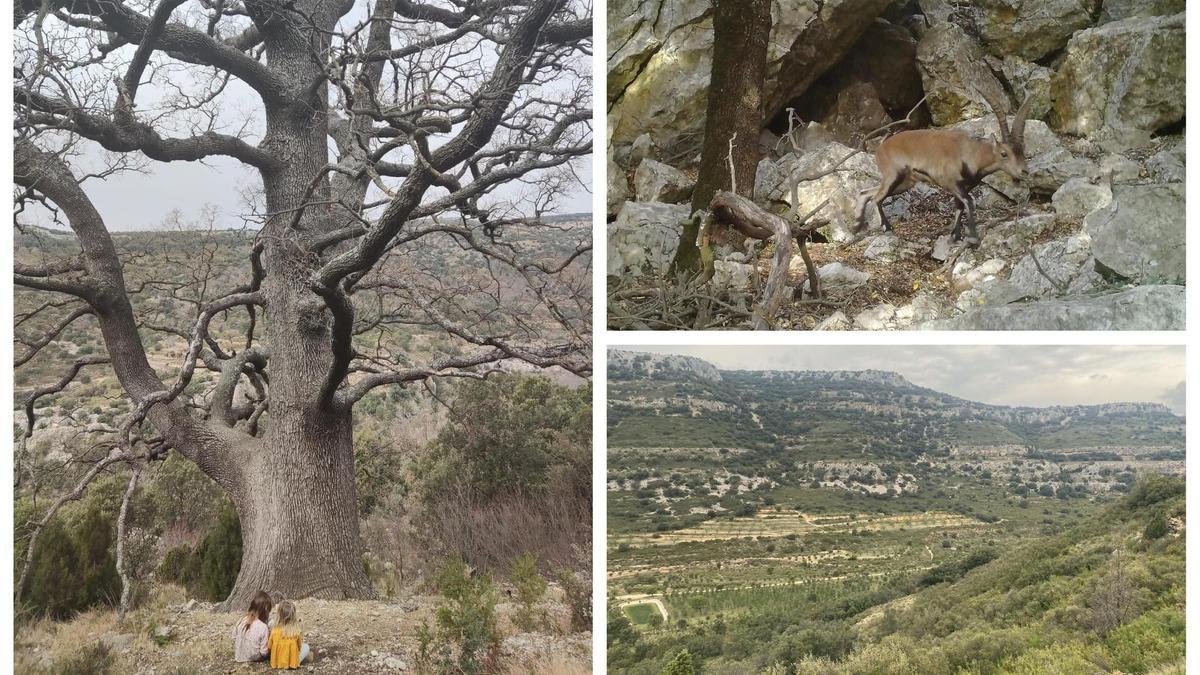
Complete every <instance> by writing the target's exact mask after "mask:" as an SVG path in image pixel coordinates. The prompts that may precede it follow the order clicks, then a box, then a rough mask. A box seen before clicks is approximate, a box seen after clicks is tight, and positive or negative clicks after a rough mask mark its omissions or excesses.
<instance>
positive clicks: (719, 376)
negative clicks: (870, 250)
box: [608, 350, 1184, 491]
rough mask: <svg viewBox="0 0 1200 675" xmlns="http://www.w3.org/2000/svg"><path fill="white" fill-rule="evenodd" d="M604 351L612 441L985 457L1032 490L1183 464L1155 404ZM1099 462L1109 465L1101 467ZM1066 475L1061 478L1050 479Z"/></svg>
mask: <svg viewBox="0 0 1200 675" xmlns="http://www.w3.org/2000/svg"><path fill="white" fill-rule="evenodd" d="M608 360H609V364H610V366H609V384H608V391H609V401H608V412H609V414H608V438H609V446H610V447H630V448H670V447H725V448H736V449H739V450H741V451H743V452H744V453H748V454H747V455H746V459H745V461H744V463H745V464H746V465H748V466H749V465H752V464H753V458H757V457H763V456H769V457H770V458H771V460H772V461H773V462H782V463H783V464H785V465H787V466H791V467H798V466H803V465H805V464H806V463H809V462H811V461H812V460H813V459H814V458H819V459H820V460H821V461H822V462H829V461H834V460H845V461H849V462H864V461H887V462H899V466H904V465H909V464H915V463H918V462H922V463H924V465H937V464H940V463H946V462H951V463H953V462H968V461H972V460H986V461H987V462H988V463H989V471H990V473H991V475H993V476H995V477H996V479H997V480H998V481H999V480H1003V481H1008V480H1010V478H1011V476H1013V475H1018V476H1020V477H1021V478H1022V480H1021V483H1022V484H1025V483H1029V484H1030V485H1031V487H1032V488H1033V489H1037V488H1039V487H1041V484H1042V483H1043V481H1049V482H1052V483H1054V485H1055V488H1057V485H1058V484H1063V483H1072V482H1074V483H1078V485H1079V486H1081V488H1082V489H1086V490H1089V491H1095V490H1108V489H1119V488H1120V487H1121V486H1122V483H1121V481H1122V480H1126V481H1128V480H1130V478H1129V476H1130V475H1131V474H1132V472H1134V471H1136V470H1145V469H1151V470H1155V471H1160V472H1163V473H1181V472H1182V469H1183V459H1184V419H1183V418H1181V417H1179V416H1177V415H1175V414H1173V413H1172V412H1171V410H1170V409H1169V408H1167V407H1166V406H1164V405H1161V404H1158V403H1110V404H1104V405H1081V406H1051V407H1045V408H1037V407H1012V406H1000V405H990V404H984V403H977V402H973V401H967V400H964V399H961V398H958V397H955V396H951V395H948V394H944V393H941V392H937V391H934V390H932V389H928V388H924V387H919V386H917V385H914V384H913V383H911V382H909V381H908V380H907V379H905V378H904V377H902V376H900V375H899V374H896V373H893V372H887V371H879V370H863V371H841V370H830V371H770V370H768V371H745V370H719V369H717V368H715V367H714V366H712V365H711V364H709V363H707V362H705V361H703V360H701V359H696V358H691V357H682V356H670V355H660V354H639V353H634V352H625V351H619V350H613V351H610V353H609V359H608ZM1097 463H1099V464H1097ZM1122 463H1123V464H1122ZM1097 466H1099V467H1101V468H1108V469H1111V471H1106V472H1105V473H1104V474H1103V476H1101V475H1100V474H1099V471H1100V469H1099V468H1096V467H1097ZM1033 467H1037V470H1036V471H1034V470H1033ZM1127 469H1128V471H1127ZM1063 472H1065V473H1066V474H1068V476H1066V478H1069V479H1070V480H1063V479H1061V478H1059V477H1057V476H1058V474H1061V473H1063ZM918 473H919V472H918ZM1051 474H1054V475H1055V476H1056V477H1055V478H1054V479H1053V480H1050V479H1049V478H1048V476H1049V475H1051ZM793 475H795V474H793ZM1036 476H1042V478H1041V479H1037V478H1035V477H1036ZM818 478H820V479H822V480H824V477H818ZM776 480H778V478H777V479H776Z"/></svg>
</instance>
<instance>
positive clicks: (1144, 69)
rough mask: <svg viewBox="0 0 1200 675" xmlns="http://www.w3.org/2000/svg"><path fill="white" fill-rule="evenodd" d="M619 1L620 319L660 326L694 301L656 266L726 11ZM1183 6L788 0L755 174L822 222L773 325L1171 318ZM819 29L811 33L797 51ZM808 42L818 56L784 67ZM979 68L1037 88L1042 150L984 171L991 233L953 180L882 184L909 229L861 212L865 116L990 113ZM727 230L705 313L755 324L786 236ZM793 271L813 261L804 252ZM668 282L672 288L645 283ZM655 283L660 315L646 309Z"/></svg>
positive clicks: (992, 128) (1057, 325)
mask: <svg viewBox="0 0 1200 675" xmlns="http://www.w3.org/2000/svg"><path fill="white" fill-rule="evenodd" d="M618 4H621V3H618ZM625 4H628V5H630V7H628V8H627V9H628V10H629V11H628V12H625V13H624V14H622V16H627V18H626V19H623V20H621V21H616V22H614V23H612V24H610V35H609V44H610V47H611V48H612V51H611V52H610V53H609V61H608V65H609V114H610V124H609V126H610V131H611V132H612V136H611V139H610V142H611V144H610V147H609V170H608V210H609V217H610V219H611V222H610V224H609V228H608V268H607V272H608V275H609V286H610V293H612V292H613V289H614V288H615V289H616V290H617V294H618V295H617V296H616V297H614V296H612V295H610V303H609V305H610V315H611V316H613V317H615V318H614V319H613V320H611V321H610V325H611V326H612V327H613V328H664V327H669V326H670V325H671V323H672V320H673V319H675V318H676V317H679V316H684V315H686V314H687V313H686V312H679V311H673V310H674V305H676V304H679V302H681V300H680V299H679V297H678V296H679V295H680V292H679V291H677V290H670V288H671V286H672V284H674V283H675V282H674V280H671V279H667V278H665V276H664V275H665V272H666V270H667V268H668V266H669V264H670V261H671V259H672V258H673V255H674V250H675V247H676V246H677V243H678V239H679V234H680V232H681V229H682V223H683V222H684V221H686V220H687V219H688V218H689V216H690V215H691V214H690V206H689V205H688V202H689V199H690V194H691V191H692V186H693V185H694V181H695V168H696V165H697V159H698V157H699V150H700V148H699V145H698V140H697V139H698V138H701V137H702V136H703V129H704V109H705V108H704V101H706V99H707V88H708V69H710V68H711V56H710V53H711V50H712V49H713V48H714V47H713V45H712V42H711V41H712V30H711V21H712V17H711V15H710V14H709V13H708V11H707V10H706V9H705V8H706V5H705V3H701V2H691V1H685V2H680V3H675V4H673V5H672V6H671V7H670V11H667V10H668V8H667V7H666V5H665V4H664V3H661V2H655V1H652V2H639V3H625ZM635 5H636V6H635ZM1183 8H1184V7H1183V3H1182V2H1177V1H1175V0H1163V1H1162V2H1155V3H1131V2H1124V1H1122V0H1106V1H1105V2H1103V3H1102V8H1101V11H1099V12H1098V13H1095V14H1093V13H1089V12H1087V11H1085V10H1084V8H1083V7H1082V6H1081V5H1079V3H1077V2H1073V1H1072V0H1049V1H1048V2H1045V3H1025V4H1022V5H1020V6H1018V7H1015V8H1012V7H1009V5H1006V4H1003V3H1001V4H997V3H991V2H968V3H947V2H944V0H917V1H916V2H902V1H896V2H884V1H881V2H851V1H849V0H830V1H829V2H826V3H818V4H817V5H816V8H815V9H814V8H813V7H808V6H807V5H804V6H801V7H796V8H792V9H791V10H789V11H788V12H783V11H782V10H778V11H777V12H776V16H775V17H774V28H773V32H772V40H771V48H770V53H769V55H768V61H769V65H768V81H767V83H766V97H767V102H766V103H767V111H766V123H765V125H764V126H765V128H764V129H763V134H762V138H761V139H760V144H761V148H762V150H763V157H764V158H763V160H762V161H761V162H760V164H759V167H758V171H757V176H756V180H755V186H754V190H753V198H754V200H755V201H756V202H757V203H758V204H759V205H760V206H761V207H762V208H764V209H768V210H771V211H773V212H775V213H778V214H781V215H783V216H785V217H791V216H796V215H799V214H806V213H808V212H809V211H811V210H812V209H814V208H815V207H817V206H818V205H820V204H822V203H825V206H824V207H822V208H820V210H819V211H818V212H817V214H816V216H815V217H816V218H817V219H819V220H824V221H825V222H827V223H828V225H827V226H826V227H825V228H823V230H822V235H823V236H824V239H825V240H826V241H825V242H822V243H814V244H812V245H811V246H810V251H811V253H812V256H813V258H814V260H815V262H816V263H817V265H818V267H819V272H818V274H819V276H820V277H821V279H822V281H823V286H824V290H825V291H826V294H825V297H823V298H821V299H820V300H821V301H820V302H816V303H813V302H792V303H789V304H787V306H785V307H784V308H783V310H782V311H781V312H780V313H779V314H778V315H777V317H776V319H777V320H776V322H775V324H774V326H775V327H776V328H784V329H804V330H811V329H821V330H852V329H857V330H896V329H1027V330H1038V329H1059V330H1072V329H1074V330H1089V329H1090V330H1105V329H1108V330H1112V329H1141V330H1152V329H1159V330H1161V329H1181V328H1182V327H1183V324H1184V284H1185V283H1186V272H1185V263H1184V261H1185V255H1184V251H1185V245H1184V244H1185V242H1184V229H1185V228H1184V187H1183V178H1184V167H1185V164H1186V158H1185V143H1184V133H1185V128H1184V112H1185V111H1184V100H1183V97H1182V96H1181V95H1180V92H1181V91H1182V85H1183V78H1184V71H1183V47H1184V33H1183V17H1184V14H1183ZM817 14H819V16H816V15H817ZM643 15H645V17H650V18H653V20H652V21H651V20H649V18H647V20H645V21H642V20H639V17H642V16H643ZM826 29H828V30H826ZM814 40H815V41H816V43H818V44H820V49H819V50H816V51H815V52H813V53H809V52H803V53H801V52H802V51H803V50H805V49H809V47H811V46H812V44H813V41H814ZM788 45H791V46H790V47H788ZM796 59H805V60H802V61H798V62H803V63H805V64H806V66H810V67H806V68H801V69H794V68H792V69H789V68H782V67H780V65H781V64H783V63H785V62H791V61H795V60H796ZM813 70H815V71H816V74H814V73H813V72H812V71H813ZM685 71H686V72H685ZM822 73H823V74H822ZM818 75H819V76H820V77H817V76H818ZM983 91H991V92H992V93H993V96H992V98H993V99H996V97H997V96H1000V95H1001V94H1003V96H1000V98H999V99H997V100H1003V99H1004V98H1007V99H1008V100H1009V101H1011V102H1012V103H1011V105H1012V106H1013V107H1015V104H1016V103H1017V102H1020V101H1021V100H1023V99H1024V98H1025V97H1029V99H1030V102H1031V104H1030V117H1029V120H1028V123H1027V125H1026V128H1025V134H1024V136H1025V139H1024V140H1025V156H1026V158H1027V160H1028V174H1027V175H1026V176H1025V177H1024V178H1023V179H1022V180H1021V181H1019V182H1017V181H1014V180H1013V179H1012V178H1011V177H1009V176H1007V175H1006V174H1003V173H997V174H993V175H992V176H990V177H988V179H987V180H986V185H984V186H980V187H979V188H977V189H976V191H975V193H974V195H975V198H976V201H977V204H978V207H979V208H978V220H979V226H980V231H981V235H982V242H981V243H980V244H979V246H978V247H973V248H966V249H963V248H962V247H960V246H959V245H958V244H957V243H955V242H951V241H950V240H949V237H948V236H947V234H948V232H949V230H950V228H951V223H952V219H953V209H952V206H953V200H952V199H951V198H950V197H949V196H947V195H945V194H941V193H938V192H937V191H936V190H934V189H932V188H927V187H925V186H918V187H917V188H914V189H913V190H911V191H910V192H909V193H907V194H905V195H901V196H897V197H893V198H892V199H891V200H889V202H888V203H887V204H886V205H885V212H886V213H887V215H888V216H889V218H890V219H891V220H892V222H893V224H894V225H895V228H896V229H895V232H893V233H889V234H884V233H882V232H881V231H880V229H879V224H878V222H873V223H871V225H872V227H871V228H870V229H869V230H868V234H867V235H866V236H859V235H857V234H856V233H855V232H854V226H855V224H856V221H857V216H858V212H859V204H860V201H859V194H860V193H861V192H863V191H864V190H868V189H872V188H874V187H876V186H877V185H878V182H879V174H878V170H877V169H876V167H875V164H874V161H873V158H872V154H871V153H872V151H873V145H871V144H868V145H867V147H866V148H865V152H858V153H857V154H855V149H856V148H858V147H859V146H860V144H861V139H862V138H863V137H864V135H866V134H867V133H868V132H870V131H872V130H874V129H876V128H879V127H880V126H882V125H885V124H888V123H889V122H891V121H893V120H896V119H902V118H904V117H905V116H906V115H907V114H908V111H909V110H910V109H913V106H916V109H917V110H918V112H919V113H920V114H918V115H915V116H914V117H913V118H911V119H913V121H914V125H915V126H930V127H935V128H948V129H955V130H959V131H964V132H967V133H968V134H969V135H971V136H974V137H976V138H982V139H987V138H989V137H992V136H997V137H998V136H999V133H998V123H997V121H996V117H995V116H994V115H993V111H991V109H990V107H989V104H988V103H987V100H986V99H987V98H988V97H986V96H984V95H983V93H982V92H983ZM788 110H791V112H788ZM1009 112H1010V113H1011V109H1010V110H1009ZM847 157H848V159H847ZM842 160H844V161H842ZM839 161H841V162H842V163H841V164H838V162H839ZM835 164H838V166H839V168H838V170H836V171H833V172H832V173H830V172H828V170H827V169H828V167H831V166H834V165H835ZM805 176H820V177H819V178H815V179H811V180H810V179H803V177H805ZM871 215H872V216H874V214H871ZM872 220H875V221H877V220H878V219H877V217H873V218H872ZM716 253H717V259H716V260H715V263H714V267H715V275H714V277H713V280H712V283H711V285H710V287H709V288H708V289H705V294H706V295H707V296H709V297H717V298H719V299H720V301H721V302H723V303H725V307H724V308H723V309H725V310H726V312H725V315H726V316H727V317H728V318H727V319H726V318H723V317H722V316H721V312H720V310H721V309H722V307H721V305H720V304H715V305H714V306H715V307H716V308H717V311H715V314H716V316H708V315H707V314H704V313H702V314H701V317H700V318H701V319H702V320H704V321H708V322H709V323H708V325H707V326H705V327H724V328H738V327H744V324H745V322H746V316H747V315H748V310H749V308H750V306H751V305H752V303H753V302H754V300H755V298H756V296H757V293H758V288H759V287H760V286H761V284H760V283H759V280H760V279H763V278H765V276H766V273H767V271H768V270H769V267H770V264H771V256H772V252H771V251H770V250H769V247H768V248H767V250H760V251H757V252H751V253H750V254H749V255H747V254H746V253H744V252H740V251H735V250H726V251H722V250H719V249H718V250H717V251H716ZM789 276H790V281H791V285H792V286H793V287H794V288H796V289H797V290H799V289H800V288H801V287H803V286H804V285H805V277H806V272H805V270H804V267H803V264H802V263H801V261H800V258H799V256H798V255H795V256H794V257H793V262H792V265H791V269H790V275H789ZM655 287H658V288H665V289H668V290H667V291H664V292H662V293H660V294H658V295H657V297H654V298H652V299H651V300H646V298H647V297H648V295H647V294H646V293H645V292H644V291H643V290H642V289H645V288H651V289H653V288H655ZM622 293H624V294H626V295H625V296H624V297H622V296H620V294H622ZM650 295H655V294H650ZM804 299H805V300H810V298H804ZM686 301H687V299H686V298H685V299H684V300H683V302H686ZM653 302H660V304H662V305H663V306H664V308H666V309H665V310H664V316H663V317H653V320H651V321H647V320H646V316H647V315H646V308H647V307H649V306H650V305H651V304H653ZM684 320H687V319H686V318H685V319H684ZM681 327H682V326H681ZM687 327H693V326H692V325H688V326H687Z"/></svg>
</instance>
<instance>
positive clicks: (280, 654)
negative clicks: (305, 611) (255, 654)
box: [267, 600, 309, 668]
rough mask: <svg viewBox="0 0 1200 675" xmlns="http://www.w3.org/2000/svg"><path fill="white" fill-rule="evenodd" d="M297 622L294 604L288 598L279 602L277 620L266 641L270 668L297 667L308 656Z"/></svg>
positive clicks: (298, 621)
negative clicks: (269, 653) (269, 652)
mask: <svg viewBox="0 0 1200 675" xmlns="http://www.w3.org/2000/svg"><path fill="white" fill-rule="evenodd" d="M299 623H300V620H299V618H297V616H296V605H294V604H292V602H291V601H290V600H284V601H283V602H281V603H279V620H278V621H277V622H276V623H275V628H274V629H273V630H272V631H271V638H270V640H268V643H267V644H268V645H269V647H270V649H271V667H272V668H299V667H300V664H301V663H303V662H304V660H305V659H307V658H308V651H309V650H308V645H307V644H305V643H304V641H303V640H301V639H300V626H299Z"/></svg>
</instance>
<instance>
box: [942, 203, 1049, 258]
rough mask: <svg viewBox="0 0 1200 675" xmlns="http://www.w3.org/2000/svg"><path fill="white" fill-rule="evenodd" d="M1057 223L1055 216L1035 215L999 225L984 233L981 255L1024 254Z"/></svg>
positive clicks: (1046, 214) (980, 247)
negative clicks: (1033, 242)
mask: <svg viewBox="0 0 1200 675" xmlns="http://www.w3.org/2000/svg"><path fill="white" fill-rule="evenodd" d="M1055 223H1056V220H1055V218H1054V215H1052V214H1049V213H1035V214H1033V215H1029V216H1024V217H1022V218H1017V219H1015V220H1008V221H1005V222H1002V223H997V224H996V225H993V226H991V227H989V228H987V230H986V231H984V233H983V237H982V240H981V241H980V243H979V253H980V254H981V255H988V256H1011V255H1016V254H1020V253H1023V252H1025V251H1027V250H1029V245H1030V242H1032V241H1033V240H1034V239H1036V238H1038V237H1040V236H1041V235H1042V233H1043V232H1045V231H1046V230H1048V229H1050V228H1051V227H1054V225H1055ZM943 260H944V258H943Z"/></svg>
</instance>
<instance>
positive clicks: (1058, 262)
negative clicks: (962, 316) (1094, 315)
mask: <svg viewBox="0 0 1200 675" xmlns="http://www.w3.org/2000/svg"><path fill="white" fill-rule="evenodd" d="M1034 256H1036V260H1035V259H1034ZM1039 264H1040V265H1041V269H1040V270H1039V269H1038V266H1039ZM1095 267H1096V266H1095V262H1094V260H1093V259H1092V251H1091V238H1090V237H1088V235H1087V233H1085V232H1081V233H1079V234H1076V235H1073V236H1070V237H1066V238H1064V239H1059V240H1057V241H1050V242H1046V243H1045V244H1041V245H1039V246H1037V247H1035V248H1034V250H1033V253H1032V254H1031V255H1026V256H1025V257H1023V258H1021V260H1020V261H1019V262H1017V264H1016V265H1015V266H1013V270H1012V273H1011V274H1009V275H1008V279H1007V280H1004V281H1000V282H997V283H995V284H992V285H991V286H988V287H987V288H985V289H984V297H985V300H984V303H985V304H989V305H1001V304H1008V303H1010V302H1017V301H1019V300H1030V299H1038V298H1047V297H1059V296H1064V295H1078V294H1081V293H1086V292H1088V291H1091V290H1093V289H1094V288H1095V287H1096V286H1097V285H1098V284H1100V282H1101V281H1102V279H1101V277H1100V275H1099V274H1097V273H1096V270H1095Z"/></svg>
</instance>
